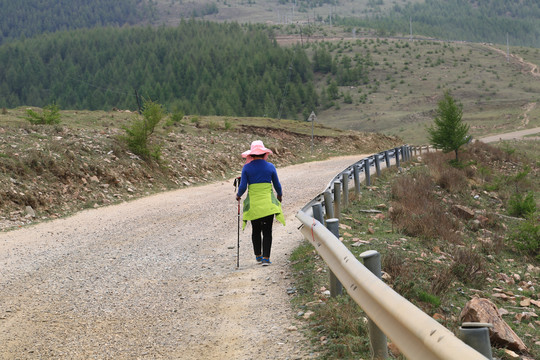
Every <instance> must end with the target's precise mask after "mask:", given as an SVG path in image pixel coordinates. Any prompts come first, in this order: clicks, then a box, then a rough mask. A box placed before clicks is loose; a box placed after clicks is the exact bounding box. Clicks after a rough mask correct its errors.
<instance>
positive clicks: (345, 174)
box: [341, 172, 349, 209]
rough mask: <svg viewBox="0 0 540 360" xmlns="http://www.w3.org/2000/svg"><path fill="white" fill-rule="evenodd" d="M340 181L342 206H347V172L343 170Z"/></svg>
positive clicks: (345, 207)
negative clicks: (341, 185)
mask: <svg viewBox="0 0 540 360" xmlns="http://www.w3.org/2000/svg"><path fill="white" fill-rule="evenodd" d="M341 182H342V184H343V208H344V209H347V208H348V207H349V173H348V172H344V173H343V174H342V178H341Z"/></svg>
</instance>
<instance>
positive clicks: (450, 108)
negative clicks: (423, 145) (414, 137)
mask: <svg viewBox="0 0 540 360" xmlns="http://www.w3.org/2000/svg"><path fill="white" fill-rule="evenodd" d="M436 112H437V116H436V117H435V119H434V126H431V127H429V128H428V129H427V131H428V134H429V141H430V143H431V144H432V145H433V146H434V147H436V148H437V149H441V150H442V151H443V152H444V153H448V152H450V151H454V153H455V154H456V162H457V161H459V159H458V150H459V148H460V147H461V146H462V145H465V144H466V143H468V142H469V141H470V139H471V137H470V136H469V135H467V133H468V132H469V125H468V124H465V123H464V122H463V119H462V118H463V105H462V104H459V103H456V101H455V100H454V98H453V97H452V95H450V92H449V91H445V92H444V98H443V99H442V100H441V101H439V103H438V109H437V110H436Z"/></svg>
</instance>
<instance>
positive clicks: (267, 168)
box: [237, 159, 283, 196]
mask: <svg viewBox="0 0 540 360" xmlns="http://www.w3.org/2000/svg"><path fill="white" fill-rule="evenodd" d="M259 183H271V184H273V185H274V189H275V190H276V193H277V195H278V196H282V195H283V194H282V192H281V183H280V182H279V178H278V175H277V170H276V167H275V166H274V164H272V163H269V162H268V161H266V160H263V159H256V160H252V161H251V162H250V163H248V164H246V165H244V167H243V168H242V177H241V179H240V185H239V187H238V193H237V195H238V196H242V195H243V194H244V193H245V192H246V189H247V186H248V185H249V184H259Z"/></svg>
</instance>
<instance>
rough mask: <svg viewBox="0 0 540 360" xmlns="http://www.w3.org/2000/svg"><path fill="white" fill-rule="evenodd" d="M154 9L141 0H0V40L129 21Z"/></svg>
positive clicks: (141, 19) (139, 19)
mask: <svg viewBox="0 0 540 360" xmlns="http://www.w3.org/2000/svg"><path fill="white" fill-rule="evenodd" d="M154 13H155V7H154V6H152V4H151V3H146V2H145V1H143V0H114V1H110V0H92V1H88V0H24V1H13V0H0V14H1V18H2V21H0V44H2V43H4V42H6V41H8V40H11V39H16V38H20V37H32V36H34V35H37V34H42V33H46V32H55V31H60V30H71V29H79V28H90V27H96V26H123V25H125V24H131V25H133V24H137V23H140V22H141V21H143V20H144V19H149V18H151V17H152V16H153V14H154Z"/></svg>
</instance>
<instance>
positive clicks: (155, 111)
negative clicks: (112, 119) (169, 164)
mask: <svg viewBox="0 0 540 360" xmlns="http://www.w3.org/2000/svg"><path fill="white" fill-rule="evenodd" d="M164 116H165V113H164V111H163V109H162V107H161V105H159V104H157V103H154V102H152V101H147V102H145V103H144V108H143V112H142V118H140V117H139V116H137V117H136V118H135V119H134V120H133V122H132V123H131V125H130V126H123V127H122V128H123V129H124V130H125V132H126V134H125V135H124V136H122V137H121V139H122V140H123V141H124V142H125V143H126V144H127V146H128V148H129V149H130V150H131V151H132V152H133V153H134V154H136V155H139V156H140V157H142V158H143V159H145V160H149V159H155V160H158V161H159V160H160V157H161V147H160V146H159V145H154V146H151V145H150V139H149V138H150V136H151V135H152V134H153V133H154V131H155V129H156V126H157V125H158V124H159V122H160V121H161V119H163V117H164Z"/></svg>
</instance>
